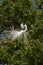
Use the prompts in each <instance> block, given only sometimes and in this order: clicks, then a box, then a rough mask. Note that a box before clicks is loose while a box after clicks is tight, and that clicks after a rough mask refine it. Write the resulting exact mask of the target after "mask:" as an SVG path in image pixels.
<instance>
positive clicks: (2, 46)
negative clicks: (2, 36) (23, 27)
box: [0, 0, 43, 65]
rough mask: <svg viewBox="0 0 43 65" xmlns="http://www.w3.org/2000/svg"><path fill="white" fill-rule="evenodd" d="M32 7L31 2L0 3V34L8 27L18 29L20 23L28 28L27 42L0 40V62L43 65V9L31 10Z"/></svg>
mask: <svg viewBox="0 0 43 65" xmlns="http://www.w3.org/2000/svg"><path fill="white" fill-rule="evenodd" d="M40 2H41V0H40V1H39V0H38V3H39V4H40ZM36 4H37V3H36ZM32 5H33V2H32V1H31V0H4V1H3V2H1V3H0V33H1V32H2V31H3V30H5V29H9V28H10V25H14V27H15V29H16V28H17V29H18V28H20V27H19V26H20V23H21V22H23V23H24V24H27V27H28V30H27V40H28V42H27V41H26V42H24V41H25V40H20V41H19V42H18V40H14V41H11V39H6V40H4V41H3V40H0V62H9V63H11V64H13V65H43V9H41V10H38V9H35V8H32Z"/></svg>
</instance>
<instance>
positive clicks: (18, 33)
mask: <svg viewBox="0 0 43 65" xmlns="http://www.w3.org/2000/svg"><path fill="white" fill-rule="evenodd" d="M22 28H25V29H24V30H20V31H16V30H14V29H13V30H12V31H11V33H10V37H11V38H12V39H15V38H18V37H21V36H22V35H23V34H25V32H26V31H27V25H26V24H25V25H24V26H23V25H22Z"/></svg>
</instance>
